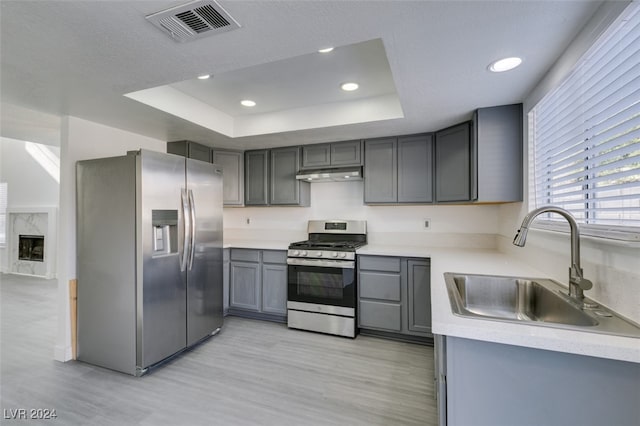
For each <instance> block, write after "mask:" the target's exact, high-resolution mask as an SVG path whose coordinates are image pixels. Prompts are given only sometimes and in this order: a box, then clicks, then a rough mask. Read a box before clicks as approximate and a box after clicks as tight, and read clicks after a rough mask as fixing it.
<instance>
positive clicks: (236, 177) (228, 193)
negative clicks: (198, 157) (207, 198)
mask: <svg viewBox="0 0 640 426" xmlns="http://www.w3.org/2000/svg"><path fill="white" fill-rule="evenodd" d="M212 160H213V163H215V164H217V165H218V166H220V167H222V202H223V204H224V205H225V206H242V205H243V204H244V154H243V153H242V152H240V151H221V150H217V149H214V150H213V153H212Z"/></svg>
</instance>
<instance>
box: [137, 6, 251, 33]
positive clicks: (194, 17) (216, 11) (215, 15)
mask: <svg viewBox="0 0 640 426" xmlns="http://www.w3.org/2000/svg"><path fill="white" fill-rule="evenodd" d="M146 18H147V20H148V21H149V22H151V23H152V24H153V25H155V26H156V27H158V28H160V29H161V30H162V31H164V32H165V33H167V34H169V35H170V36H171V38H173V39H174V40H176V41H180V42H183V41H189V40H195V39H198V38H202V37H207V36H210V35H215V34H219V33H222V32H225V31H229V30H234V29H236V28H240V25H239V24H238V23H237V22H236V20H235V19H233V18H232V17H231V16H230V15H229V14H228V13H227V12H226V11H225V10H224V9H223V8H222V6H220V5H219V4H218V3H216V2H215V1H213V0H204V1H202V0H198V1H193V2H190V3H187V4H183V5H182V6H176V7H172V8H171V9H166V10H163V11H161V12H157V13H153V14H151V15H147V16H146Z"/></svg>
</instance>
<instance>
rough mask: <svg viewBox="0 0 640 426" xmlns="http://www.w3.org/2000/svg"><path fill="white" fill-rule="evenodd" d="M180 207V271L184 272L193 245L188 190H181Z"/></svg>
mask: <svg viewBox="0 0 640 426" xmlns="http://www.w3.org/2000/svg"><path fill="white" fill-rule="evenodd" d="M180 206H182V253H181V254H180V270H181V271H184V270H185V269H186V268H187V259H188V255H189V246H190V245H191V243H190V242H189V240H190V239H191V233H190V229H191V223H190V222H191V216H190V215H189V213H188V212H187V209H188V208H189V204H188V201H187V190H186V189H185V188H182V189H181V190H180Z"/></svg>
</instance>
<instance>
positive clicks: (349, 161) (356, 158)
mask: <svg viewBox="0 0 640 426" xmlns="http://www.w3.org/2000/svg"><path fill="white" fill-rule="evenodd" d="M331 165H332V166H361V165H362V141H347V142H336V143H332V144H331Z"/></svg>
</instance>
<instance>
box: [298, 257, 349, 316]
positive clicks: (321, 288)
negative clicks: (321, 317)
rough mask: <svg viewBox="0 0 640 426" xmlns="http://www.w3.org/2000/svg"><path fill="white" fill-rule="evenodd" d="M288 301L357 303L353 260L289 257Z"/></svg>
mask: <svg viewBox="0 0 640 426" xmlns="http://www.w3.org/2000/svg"><path fill="white" fill-rule="evenodd" d="M287 264H288V271H287V277H288V278H287V279H288V282H289V285H288V298H287V299H288V301H290V302H306V303H315V304H318V305H332V306H344V307H347V308H354V309H355V307H356V275H355V272H356V270H355V262H354V261H343V260H321V259H298V258H288V259H287Z"/></svg>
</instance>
